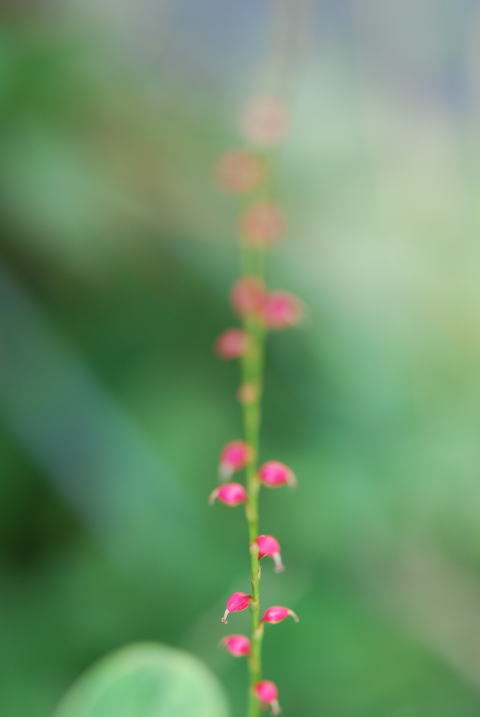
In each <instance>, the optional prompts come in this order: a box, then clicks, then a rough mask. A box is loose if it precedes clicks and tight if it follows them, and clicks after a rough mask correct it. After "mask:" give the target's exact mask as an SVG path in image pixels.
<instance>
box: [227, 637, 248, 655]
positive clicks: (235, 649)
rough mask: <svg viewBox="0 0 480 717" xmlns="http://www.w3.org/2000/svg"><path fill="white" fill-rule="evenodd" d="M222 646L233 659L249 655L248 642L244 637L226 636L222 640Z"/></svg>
mask: <svg viewBox="0 0 480 717" xmlns="http://www.w3.org/2000/svg"><path fill="white" fill-rule="evenodd" d="M222 645H223V646H224V647H226V648H227V650H228V651H229V652H230V654H232V655H233V656H234V657H245V655H249V654H250V640H249V639H248V637H245V635H227V637H224V638H223V640H222Z"/></svg>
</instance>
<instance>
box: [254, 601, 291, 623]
mask: <svg viewBox="0 0 480 717" xmlns="http://www.w3.org/2000/svg"><path fill="white" fill-rule="evenodd" d="M287 617H292V618H293V619H294V621H295V622H298V615H296V613H294V612H293V610H290V609H289V608H288V607H281V606H280V605H273V606H272V607H269V608H267V609H266V610H265V612H264V615H263V617H262V622H269V623H270V624H271V625H276V624H277V623H278V622H282V621H283V620H286V618H287Z"/></svg>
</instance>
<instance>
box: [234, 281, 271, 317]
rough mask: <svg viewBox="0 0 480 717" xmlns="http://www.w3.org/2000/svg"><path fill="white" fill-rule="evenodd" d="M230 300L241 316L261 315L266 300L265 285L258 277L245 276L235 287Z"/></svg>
mask: <svg viewBox="0 0 480 717" xmlns="http://www.w3.org/2000/svg"><path fill="white" fill-rule="evenodd" d="M230 299H231V302H232V307H233V309H234V311H235V312H236V313H237V314H238V315H239V316H251V315H260V314H261V312H262V308H263V303H264V300H265V284H264V282H263V281H262V280H261V279H259V278H258V277H256V276H243V277H242V278H241V279H239V280H238V281H237V282H235V284H234V285H233V287H232V291H231V294H230Z"/></svg>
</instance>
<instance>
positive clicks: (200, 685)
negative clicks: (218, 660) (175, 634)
mask: <svg viewBox="0 0 480 717" xmlns="http://www.w3.org/2000/svg"><path fill="white" fill-rule="evenodd" d="M227 714H228V711H227V707H226V702H225V699H224V697H223V695H222V692H221V689H220V687H219V685H218V683H217V681H216V680H215V679H214V677H213V675H212V674H211V673H210V672H209V671H208V670H207V669H206V667H204V665H202V663H200V662H199V661H198V660H196V659H194V658H193V657H191V656H190V655H188V654H187V653H185V652H181V651H179V650H174V649H172V648H170V647H165V646H164V645H156V644H153V643H152V644H148V643H145V644H138V645H131V646H129V647H125V648H123V649H122V650H120V651H118V652H115V653H113V654H112V655H109V656H108V657H106V658H104V659H102V660H101V661H100V662H98V663H97V664H96V665H94V666H93V667H91V668H89V669H88V670H87V672H86V673H85V674H84V675H83V676H82V677H81V678H80V679H79V680H78V681H77V682H76V683H75V684H74V685H73V687H72V688H71V689H70V691H69V692H68V694H67V696H66V697H65V699H64V700H63V702H62V704H61V705H60V707H59V709H58V710H57V712H56V715H55V717H186V715H188V717H227Z"/></svg>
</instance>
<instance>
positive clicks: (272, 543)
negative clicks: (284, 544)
mask: <svg viewBox="0 0 480 717" xmlns="http://www.w3.org/2000/svg"><path fill="white" fill-rule="evenodd" d="M255 543H256V544H257V546H258V557H259V559H260V560H261V559H262V558H265V557H269V558H272V560H273V562H274V563H275V572H276V573H281V572H283V571H284V570H285V568H284V566H283V563H282V556H281V555H280V543H279V542H278V540H277V539H276V538H274V537H273V535H259V536H258V538H257V539H256V540H255Z"/></svg>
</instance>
